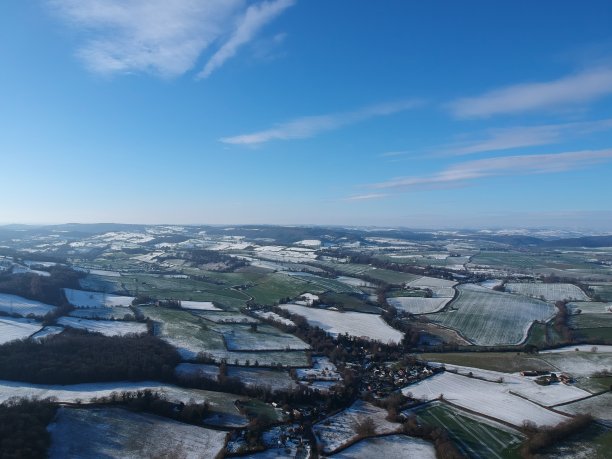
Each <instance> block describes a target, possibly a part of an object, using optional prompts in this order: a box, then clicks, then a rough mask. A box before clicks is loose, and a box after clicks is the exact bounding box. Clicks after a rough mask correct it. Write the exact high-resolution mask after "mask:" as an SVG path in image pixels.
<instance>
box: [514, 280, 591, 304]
mask: <svg viewBox="0 0 612 459" xmlns="http://www.w3.org/2000/svg"><path fill="white" fill-rule="evenodd" d="M506 291H508V292H510V293H518V294H520V295H525V296H530V297H533V298H540V297H544V299H545V300H546V301H561V300H575V301H588V300H589V297H588V296H586V294H585V293H584V292H583V291H582V290H581V289H580V288H579V287H577V286H575V285H574V284H543V283H534V282H508V283H507V284H506Z"/></svg>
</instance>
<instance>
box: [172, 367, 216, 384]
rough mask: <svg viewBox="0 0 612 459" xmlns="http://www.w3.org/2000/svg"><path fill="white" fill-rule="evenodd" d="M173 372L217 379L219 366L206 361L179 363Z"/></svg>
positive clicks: (180, 374)
mask: <svg viewBox="0 0 612 459" xmlns="http://www.w3.org/2000/svg"><path fill="white" fill-rule="evenodd" d="M174 372H175V373H176V374H177V375H178V376H187V377H200V378H202V377H203V378H207V379H212V380H214V381H216V380H217V377H218V376H219V367H218V366H217V365H210V364H207V363H179V364H178V365H177V366H176V368H175V369H174Z"/></svg>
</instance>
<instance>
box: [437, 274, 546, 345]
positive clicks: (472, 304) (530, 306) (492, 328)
mask: <svg viewBox="0 0 612 459" xmlns="http://www.w3.org/2000/svg"><path fill="white" fill-rule="evenodd" d="M457 289H458V291H459V296H458V297H457V299H456V300H455V301H453V302H452V303H451V304H450V310H447V311H444V312H441V313H435V314H431V315H430V316H429V318H430V319H431V320H433V321H434V322H439V323H440V324H442V325H445V326H447V327H450V328H454V329H455V330H458V331H459V332H460V333H461V334H462V335H463V336H465V337H466V338H468V339H469V340H471V341H472V342H474V343H475V344H478V345H481V346H494V345H500V344H519V343H520V342H522V341H523V340H524V339H525V338H526V337H527V332H528V331H529V327H531V324H532V323H533V322H534V321H547V320H549V319H550V318H552V317H553V316H554V314H555V313H556V308H555V307H554V306H553V305H551V304H548V303H545V302H543V301H540V300H536V299H533V298H528V297H524V296H520V295H513V294H511V293H504V292H496V291H494V290H489V289H487V288H484V287H480V286H479V285H475V284H464V285H460V286H459V287H457Z"/></svg>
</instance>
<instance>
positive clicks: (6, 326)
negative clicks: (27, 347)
mask: <svg viewBox="0 0 612 459" xmlns="http://www.w3.org/2000/svg"><path fill="white" fill-rule="evenodd" d="M41 328H42V324H41V323H39V322H36V321H34V320H32V319H15V318H12V317H0V344H4V343H8V342H10V341H15V340H16V339H23V338H28V337H29V336H31V335H33V334H34V333H36V332H38V331H39V330H40V329H41Z"/></svg>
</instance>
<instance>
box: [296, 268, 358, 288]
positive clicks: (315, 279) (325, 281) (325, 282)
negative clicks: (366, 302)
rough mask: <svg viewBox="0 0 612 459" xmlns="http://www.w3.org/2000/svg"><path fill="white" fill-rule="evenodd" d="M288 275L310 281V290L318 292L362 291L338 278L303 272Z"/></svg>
mask: <svg viewBox="0 0 612 459" xmlns="http://www.w3.org/2000/svg"><path fill="white" fill-rule="evenodd" d="M287 275H288V276H291V277H297V278H299V279H300V280H303V281H306V282H308V283H309V284H311V286H312V287H310V290H312V291H316V292H333V293H361V290H360V289H359V288H358V287H355V286H353V285H350V284H348V283H346V282H342V281H340V280H338V279H330V278H327V277H321V276H316V275H314V274H311V273H302V272H289V273H287Z"/></svg>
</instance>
